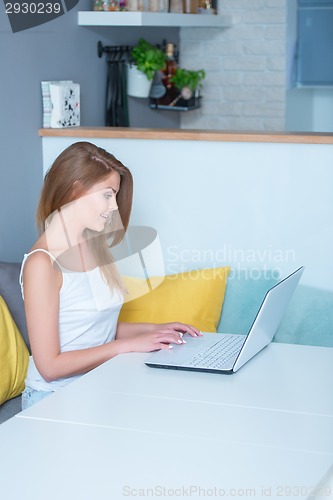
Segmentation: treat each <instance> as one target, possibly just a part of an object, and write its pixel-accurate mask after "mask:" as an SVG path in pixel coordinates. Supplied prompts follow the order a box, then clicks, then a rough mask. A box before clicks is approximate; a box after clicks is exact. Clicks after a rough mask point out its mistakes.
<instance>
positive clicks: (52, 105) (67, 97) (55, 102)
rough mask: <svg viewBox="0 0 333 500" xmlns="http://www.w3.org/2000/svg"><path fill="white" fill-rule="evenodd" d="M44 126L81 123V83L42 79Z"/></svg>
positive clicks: (51, 126) (74, 125)
mask: <svg viewBox="0 0 333 500" xmlns="http://www.w3.org/2000/svg"><path fill="white" fill-rule="evenodd" d="M41 86H42V99H43V127H44V128H62V127H77V126H79V125H80V85H79V84H78V83H74V82H72V81H71V80H62V81H42V82H41Z"/></svg>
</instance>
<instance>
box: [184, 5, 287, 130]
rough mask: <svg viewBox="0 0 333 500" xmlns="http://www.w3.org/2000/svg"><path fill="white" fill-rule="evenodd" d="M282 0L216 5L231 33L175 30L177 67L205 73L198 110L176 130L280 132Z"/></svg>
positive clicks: (282, 102)
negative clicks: (177, 32)
mask: <svg viewBox="0 0 333 500" xmlns="http://www.w3.org/2000/svg"><path fill="white" fill-rule="evenodd" d="M286 11H287V7H286V0H251V1H249V0H220V2H219V12H220V13H221V14H222V13H224V14H231V15H232V18H233V25H232V27H231V28H228V29H223V28H214V29H213V28H209V29H205V28H181V29H180V56H181V60H180V63H181V66H182V67H185V68H188V69H205V70H206V73H207V76H206V79H205V81H204V88H203V95H204V99H203V102H202V108H201V109H200V110H198V111H191V112H190V113H184V114H183V115H182V118H181V128H196V129H198V128H204V129H218V130H275V131H276V130H285V80H286V21H287V12H286Z"/></svg>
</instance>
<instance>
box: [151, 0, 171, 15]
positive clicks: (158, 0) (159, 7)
mask: <svg viewBox="0 0 333 500" xmlns="http://www.w3.org/2000/svg"><path fill="white" fill-rule="evenodd" d="M148 7H149V11H150V12H168V1H167V0H149V4H148Z"/></svg>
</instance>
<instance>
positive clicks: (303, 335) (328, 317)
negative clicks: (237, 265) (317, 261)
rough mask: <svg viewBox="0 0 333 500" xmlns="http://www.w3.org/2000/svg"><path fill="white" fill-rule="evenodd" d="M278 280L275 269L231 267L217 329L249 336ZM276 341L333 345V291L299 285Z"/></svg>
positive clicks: (277, 333)
mask: <svg viewBox="0 0 333 500" xmlns="http://www.w3.org/2000/svg"><path fill="white" fill-rule="evenodd" d="M278 281H279V277H278V275H277V273H276V272H274V271H266V270H263V271H260V272H259V271H255V270H241V271H239V272H237V271H236V272H235V271H234V270H231V272H230V274H229V277H228V281H227V290H226V294H225V299H224V304H223V309H222V315H221V318H220V322H219V324H218V327H217V331H218V332H219V333H237V334H244V335H246V334H247V333H248V331H249V329H250V328H251V325H252V323H253V320H254V318H255V316H256V313H257V311H258V309H259V307H260V304H261V303H262V300H263V298H264V296H265V293H266V292H267V291H268V290H269V289H270V288H271V287H272V286H274V285H275V284H276V283H277V282H278ZM274 342H284V343H287V344H304V345H314V346H323V347H333V292H328V291H325V290H320V289H317V288H311V287H308V286H303V285H298V287H297V288H296V290H295V292H294V294H293V296H292V298H291V301H290V304H289V306H288V309H287V311H286V314H285V315H284V317H283V319H282V321H281V324H280V326H279V328H278V330H277V332H276V334H275V337H274Z"/></svg>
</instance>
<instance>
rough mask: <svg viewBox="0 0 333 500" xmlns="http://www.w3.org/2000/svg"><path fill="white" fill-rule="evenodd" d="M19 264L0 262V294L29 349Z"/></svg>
mask: <svg viewBox="0 0 333 500" xmlns="http://www.w3.org/2000/svg"><path fill="white" fill-rule="evenodd" d="M20 269H21V264H18V263H16V262H0V295H1V296H2V297H3V299H4V301H5V302H6V304H7V306H8V309H9V310H10V313H11V315H12V316H13V318H14V321H15V323H16V325H17V327H18V329H19V330H20V332H21V334H22V337H23V338H24V341H25V343H26V344H27V347H28V349H29V352H31V350H30V343H29V337H28V330H27V324H26V320H25V312H24V303H23V299H22V295H21V288H20V284H19V275H20Z"/></svg>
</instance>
